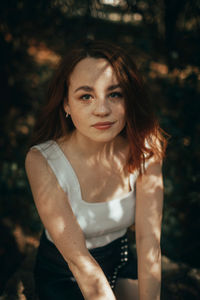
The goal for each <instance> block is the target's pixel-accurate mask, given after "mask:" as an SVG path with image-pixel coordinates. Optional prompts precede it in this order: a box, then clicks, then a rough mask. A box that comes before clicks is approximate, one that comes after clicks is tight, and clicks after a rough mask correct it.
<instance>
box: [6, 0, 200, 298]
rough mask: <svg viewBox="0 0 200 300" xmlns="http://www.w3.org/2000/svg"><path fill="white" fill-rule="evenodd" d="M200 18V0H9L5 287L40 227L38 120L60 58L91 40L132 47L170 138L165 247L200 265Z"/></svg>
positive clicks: (182, 260) (178, 259)
mask: <svg viewBox="0 0 200 300" xmlns="http://www.w3.org/2000/svg"><path fill="white" fill-rule="evenodd" d="M199 21H200V1H199V0H160V1H159V0H154V1H153V0H149V1H148V0H94V1H92V0H76V1H73V0H49V1H44V0H41V1H34V0H18V1H16V0H10V1H1V3H0V66H1V72H0V85H1V86H0V96H1V103H2V105H1V109H0V115H1V118H0V122H1V123H0V128H1V132H2V133H1V135H0V154H1V161H0V168H1V180H0V195H1V196H0V197H1V198H0V217H1V222H0V234H1V241H0V258H1V260H0V272H1V273H0V293H1V292H2V291H3V288H4V286H5V283H6V281H7V279H8V278H9V277H10V276H11V274H12V273H13V272H14V271H15V270H16V268H17V267H18V266H19V265H20V263H21V262H22V260H23V259H24V257H25V256H26V255H27V253H29V251H30V249H32V247H37V241H38V237H39V234H40V232H41V228H42V227H41V222H40V220H39V217H38V214H37V212H36V209H35V206H34V203H33V200H32V196H31V192H30V189H29V186H28V182H27V178H26V175H25V170H24V158H25V154H26V151H27V148H28V143H29V138H30V135H31V131H32V128H33V126H34V122H35V117H36V116H37V113H38V110H39V108H40V107H41V105H42V103H43V102H44V99H45V94H46V91H47V87H48V82H49V79H50V78H51V75H52V72H53V71H54V69H55V66H56V64H57V63H58V61H59V59H60V57H61V56H62V55H63V54H64V53H65V51H66V50H67V49H68V48H70V46H71V44H72V43H73V42H74V41H76V40H78V39H81V38H83V37H84V36H85V37H86V36H87V37H95V38H99V39H107V40H110V41H116V42H118V43H119V44H121V45H122V46H123V47H125V48H129V49H130V50H131V51H132V53H133V56H134V57H135V61H136V63H137V65H138V66H139V68H140V70H141V71H142V73H143V75H144V78H145V80H146V82H147V84H148V85H149V87H150V93H151V95H152V98H153V100H154V102H155V106H156V108H157V111H158V117H159V120H160V122H161V126H162V127H163V129H164V130H166V131H167V132H168V133H169V134H170V135H171V139H170V140H169V146H168V151H167V157H166V160H165V162H164V167H163V171H164V180H165V206H164V218H163V233H162V252H163V254H164V255H166V256H167V257H169V258H170V259H172V260H174V261H176V262H178V263H185V264H187V265H189V266H190V267H191V268H200V259H199V253H200V240H199V236H200V217H199V214H200V189H199V186H200V184H199V182H200V170H199V160H200V144H199V136H200V123H199V111H200V102H199V92H200V82H199V79H200V72H199V70H200V43H199V36H200V35H199V33H200V22H199ZM187 299H189V298H187Z"/></svg>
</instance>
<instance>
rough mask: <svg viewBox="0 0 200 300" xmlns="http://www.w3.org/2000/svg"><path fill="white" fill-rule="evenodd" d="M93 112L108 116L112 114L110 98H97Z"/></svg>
mask: <svg viewBox="0 0 200 300" xmlns="http://www.w3.org/2000/svg"><path fill="white" fill-rule="evenodd" d="M95 102H96V103H95V107H94V111H93V113H94V114H95V115H98V116H107V115H109V114H110V112H111V109H110V106H109V103H108V99H101V100H100V99H99V100H98V99H96V101H95Z"/></svg>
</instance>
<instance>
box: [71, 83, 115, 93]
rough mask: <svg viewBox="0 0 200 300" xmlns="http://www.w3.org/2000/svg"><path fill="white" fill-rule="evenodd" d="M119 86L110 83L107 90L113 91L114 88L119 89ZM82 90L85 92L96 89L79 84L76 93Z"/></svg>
mask: <svg viewBox="0 0 200 300" xmlns="http://www.w3.org/2000/svg"><path fill="white" fill-rule="evenodd" d="M119 87H120V85H119V84H113V85H110V86H109V87H108V88H107V91H113V90H115V89H117V88H119ZM80 90H83V91H85V92H92V91H93V90H94V89H93V88H92V87H91V86H88V85H83V86H79V87H78V88H77V89H75V91H74V93H76V92H78V91H80Z"/></svg>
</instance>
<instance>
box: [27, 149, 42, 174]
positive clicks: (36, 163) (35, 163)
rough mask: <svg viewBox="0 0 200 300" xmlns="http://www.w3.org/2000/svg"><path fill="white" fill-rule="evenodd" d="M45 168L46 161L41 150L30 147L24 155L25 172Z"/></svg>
mask: <svg viewBox="0 0 200 300" xmlns="http://www.w3.org/2000/svg"><path fill="white" fill-rule="evenodd" d="M46 168H47V162H46V160H45V158H44V157H43V155H42V154H41V152H40V151H39V150H37V149H35V148H33V149H30V150H29V151H28V153H27V154H26V157H25V169H26V172H27V174H28V173H30V172H31V173H32V171H37V170H38V171H41V170H44V169H46Z"/></svg>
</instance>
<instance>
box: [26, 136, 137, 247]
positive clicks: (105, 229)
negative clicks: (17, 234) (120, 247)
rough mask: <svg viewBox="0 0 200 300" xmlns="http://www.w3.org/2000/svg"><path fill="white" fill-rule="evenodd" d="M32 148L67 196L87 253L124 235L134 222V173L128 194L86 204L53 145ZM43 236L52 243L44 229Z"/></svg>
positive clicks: (70, 167) (65, 160) (46, 144)
mask: <svg viewBox="0 0 200 300" xmlns="http://www.w3.org/2000/svg"><path fill="white" fill-rule="evenodd" d="M32 148H36V149H38V150H39V151H40V152H41V153H42V155H43V156H44V157H45V158H46V160H47V162H48V164H49V166H50V167H51V169H52V171H53V172H54V174H55V176H56V178H57V181H58V183H59V185H60V186H61V188H62V189H63V190H64V192H65V193H66V194H67V196H68V199H69V203H70V205H71V207H72V211H73V213H74V215H75V216H76V218H77V221H78V223H79V225H80V227H81V229H82V230H83V233H84V236H85V239H86V246H87V248H88V249H92V248H96V247H101V246H105V245H107V244H108V243H110V242H112V241H114V240H115V239H117V238H119V237H121V236H123V235H124V234H125V233H126V231H127V228H128V227H129V226H131V225H132V224H133V223H134V219H135V201H136V195H135V182H136V179H137V176H138V173H137V172H135V173H133V174H130V186H131V191H130V192H129V193H127V195H126V196H123V197H119V198H114V199H112V200H110V201H107V202H98V203H90V202H86V201H84V200H83V199H82V196H81V188H80V184H79V181H78V178H77V176H76V173H75V171H74V170H73V168H72V166H71V164H70V162H69V160H68V159H67V157H66V156H65V154H64V153H63V151H62V150H61V148H60V147H59V145H58V144H57V143H56V142H55V141H53V140H49V141H47V142H45V143H42V144H39V145H35V146H33V147H32ZM45 232H46V235H47V238H48V239H49V240H50V241H51V242H53V241H52V238H51V236H50V234H49V232H48V231H47V229H45Z"/></svg>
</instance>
